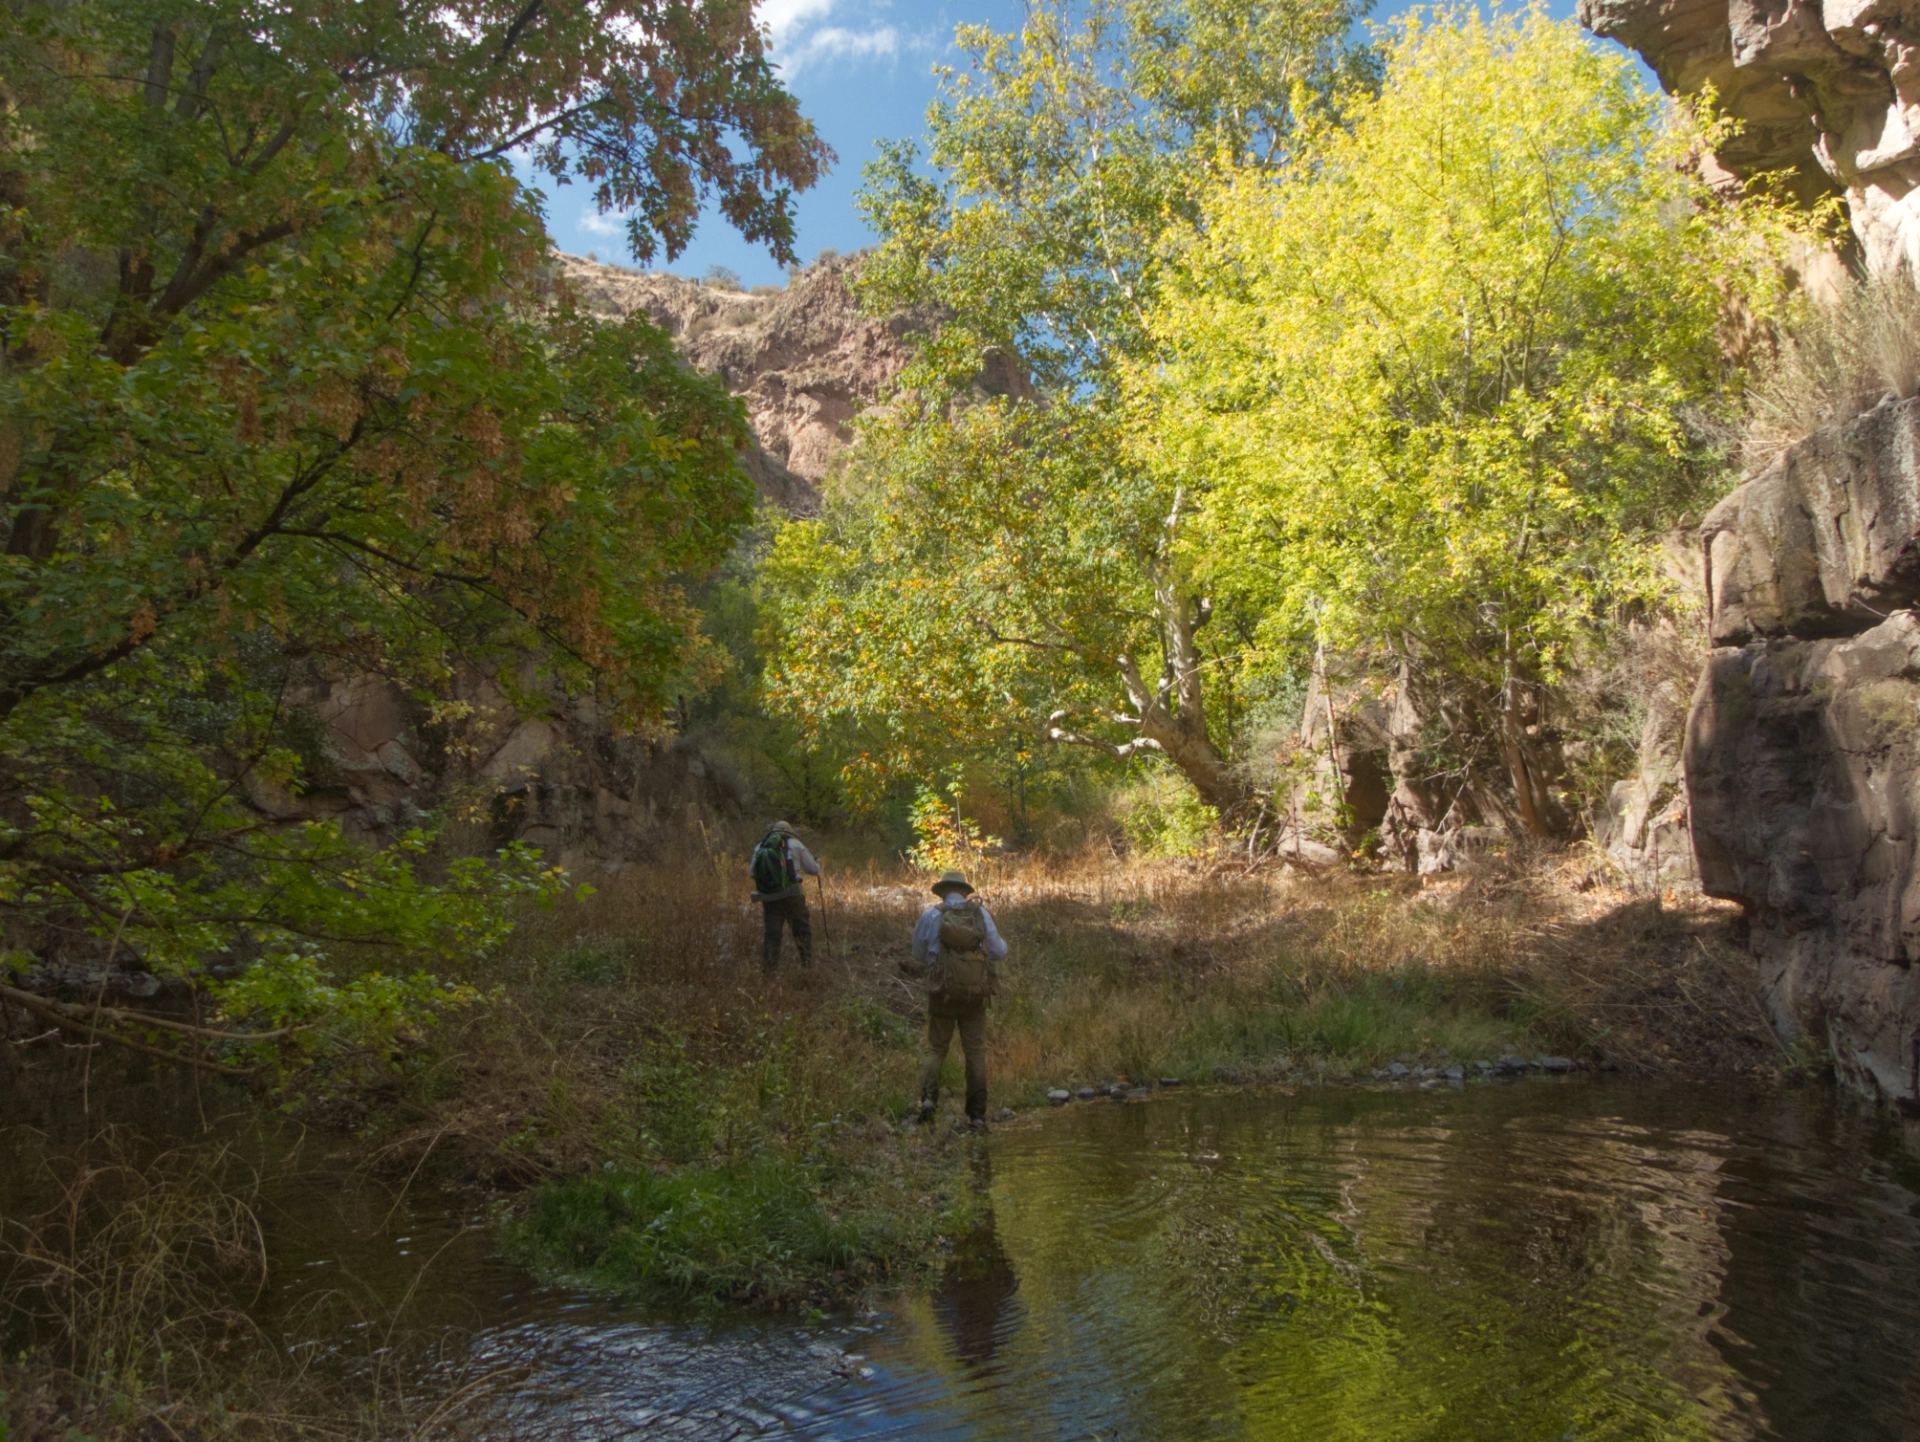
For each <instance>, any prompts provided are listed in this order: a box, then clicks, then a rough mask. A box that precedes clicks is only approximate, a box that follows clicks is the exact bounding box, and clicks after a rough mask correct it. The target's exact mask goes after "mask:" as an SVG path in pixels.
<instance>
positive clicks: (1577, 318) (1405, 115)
mask: <svg viewBox="0 0 1920 1442" xmlns="http://www.w3.org/2000/svg"><path fill="white" fill-rule="evenodd" d="M1689 135H1690V132H1689V128H1688V124H1687V123H1686V122H1685V119H1684V117H1681V116H1678V115H1676V114H1675V113H1673V112H1671V111H1669V110H1668V109H1667V108H1666V107H1665V106H1664V105H1663V103H1662V102H1661V101H1660V99H1659V98H1658V97H1656V96H1654V95H1652V94H1650V93H1648V92H1647V91H1646V90H1645V89H1644V88H1643V86H1642V85H1641V83H1640V82H1639V80H1638V78H1637V76H1636V75H1635V73H1634V70H1633V68H1632V65H1631V62H1630V61H1629V60H1628V59H1627V58H1626V57H1625V56H1624V55H1619V54H1615V53H1612V52H1609V51H1605V50H1602V49H1598V48H1596V47H1595V46H1593V45H1592V44H1591V43H1590V42H1588V41H1587V40H1586V39H1585V38H1584V37H1583V36H1582V35H1581V34H1580V32H1579V31H1578V29H1577V28H1576V27H1575V26H1573V25H1572V24H1570V23H1569V24H1558V23H1555V22H1552V21H1549V20H1547V19H1546V18H1545V17H1544V16H1542V15H1541V14H1539V13H1538V12H1537V11H1536V12H1533V13H1530V14H1528V15H1525V16H1522V17H1506V18H1495V19H1492V20H1486V19H1482V18H1480V17H1479V16H1478V15H1475V14H1461V13H1457V12H1455V13H1447V12H1442V13H1441V14H1439V15H1438V16H1435V17H1429V18H1426V19H1421V18H1415V19H1412V20H1409V21H1408V22H1406V23H1405V24H1404V25H1403V26H1402V28H1401V29H1400V30H1399V31H1398V32H1397V33H1396V35H1395V37H1394V39H1393V41H1392V43H1391V45H1390V47H1389V50H1388V60H1387V79H1386V83H1385V85H1384V87H1383V88H1382V90H1381V92H1380V94H1379V95H1378V97H1377V98H1374V99H1371V100H1366V101H1363V102H1360V103H1358V104H1357V105H1356V107H1355V109H1354V111H1353V113H1352V117H1351V123H1350V124H1346V125H1334V124H1328V125H1326V126H1324V127H1323V128H1322V129H1321V130H1320V131H1319V133H1318V134H1317V135H1316V137H1315V139H1314V142H1313V143H1312V144H1311V145H1308V146H1304V147H1302V149H1301V150H1300V152H1299V156H1298V159H1297V160H1296V161H1295V163H1293V164H1290V165H1288V166H1286V167H1284V168H1282V169H1281V170H1280V171H1279V172H1278V173H1277V174H1270V173H1265V172H1262V171H1259V170H1254V169H1239V170H1236V171H1235V172H1233V173H1231V174H1229V175H1227V176H1225V177H1223V178H1222V179H1221V181H1220V183H1219V184H1218V185H1217V186H1216V187H1215V189H1214V190H1213V191H1212V193H1211V194H1210V195H1209V196H1208V197H1207V200H1206V204H1205V212H1204V215H1203V217H1202V218H1201V220H1200V221H1199V222H1197V223H1196V224H1194V225H1193V226H1191V227H1190V228H1188V230H1187V231H1186V232H1185V234H1184V236H1183V237H1182V239H1181V241H1180V243H1179V244H1180V253H1179V259H1178V263H1177V264H1176V265H1175V267H1174V268H1173V271H1172V273H1171V275H1170V277H1169V279H1168V281H1167V283H1166V285H1165V286H1164V288H1163V290H1162V292H1161V297H1160V300H1159V303H1158V305H1157V307H1156V309H1155V310H1154V312H1153V315H1152V317H1151V322H1150V323H1151V327H1152V331H1153V334H1154V335H1155V337H1156V339H1157V341H1158V342H1159V346H1158V349H1157V351H1156V352H1155V356H1154V361H1153V364H1151V365H1142V366H1140V367H1137V368H1136V370H1135V372H1134V391H1133V396H1134V402H1135V405H1136V407H1137V410H1136V422H1135V428H1134V432H1133V434H1134V437H1135V444H1136V446H1137V447H1138V449H1139V451H1140V453H1141V454H1142V455H1143V456H1145V457H1147V458H1148V464H1150V465H1151V466H1153V467H1156V468H1158V469H1159V470H1160V471H1162V472H1164V473H1165V474H1168V475H1172V476H1182V477H1195V476H1197V477H1205V478H1206V484H1205V486H1204V487H1202V488H1200V489H1199V490H1198V491H1197V492H1195V493H1194V494H1193V495H1192V497H1191V501H1190V504H1191V505H1192V506H1193V508H1194V511H1195V515H1194V519H1193V521H1192V522H1191V523H1190V525H1189V527H1188V529H1187V531H1186V534H1185V536H1184V537H1183V540H1182V545H1183V548H1184V551H1185V554H1186V555H1187V556H1188V557H1189V558H1190V561H1189V564H1190V567H1191V570H1192V573H1193V574H1194V576H1195V577H1196V578H1197V580H1198V582H1200V583H1202V584H1205V585H1206V586H1208V587H1210V588H1211V589H1212V590H1213V591H1214V593H1215V595H1216V597H1217V598H1219V600H1218V601H1217V604H1230V605H1231V607H1232V609H1233V610H1234V611H1235V612H1237V613H1243V614H1252V615H1255V616H1257V617H1258V618H1259V624H1258V634H1257V637H1256V640H1255V645H1256V648H1257V650H1258V651H1259V652H1262V653H1264V654H1266V655H1268V656H1271V657H1275V658H1284V657H1288V656H1291V655H1297V654H1298V653H1299V651H1300V650H1301V649H1303V648H1305V647H1309V646H1313V645H1316V644H1324V645H1326V646H1329V647H1334V648H1341V649H1344V650H1346V651H1348V652H1349V653H1351V654H1354V655H1359V656H1367V657H1371V658H1373V661H1374V663H1375V664H1377V665H1379V666H1380V667H1381V668H1382V669H1385V670H1387V671H1389V672H1390V673H1391V672H1395V671H1399V672H1401V674H1403V675H1405V674H1411V675H1413V676H1416V677H1417V678H1419V680H1420V682H1421V684H1422V686H1423V688H1424V689H1425V690H1427V691H1428V692H1430V693H1437V694H1438V695H1439V696H1441V697H1443V698H1444V704H1445V705H1446V706H1447V707H1448V709H1449V710H1450V712H1451V713H1452V714H1453V716H1454V717H1455V718H1456V719H1459V718H1464V724H1463V727H1462V728H1461V729H1459V730H1458V734H1456V736H1455V737H1454V741H1455V747H1456V749H1457V750H1460V751H1462V752H1463V753H1466V752H1473V751H1484V752H1485V754H1487V755H1489V756H1498V757H1499V758H1500V759H1501V762H1502V763H1503V768H1504V771H1505V774H1506V777H1507V779H1508V781H1509V782H1510V785H1511V787H1512V804H1513V812H1514V818H1515V819H1516V820H1517V821H1518V823H1519V824H1520V825H1521V826H1522V827H1524V829H1526V830H1528V831H1531V832H1534V833H1536V834H1541V835H1554V834H1560V833H1563V832H1564V831H1565V830H1566V829H1567V828H1568V826H1569V820H1570V818H1569V816H1568V814H1567V809H1566V807H1565V806H1564V803H1563V799H1562V798H1561V796H1560V795H1559V794H1557V791H1556V787H1555V786H1554V784H1553V782H1554V780H1555V776H1554V770H1555V768H1554V765H1553V763H1552V760H1551V757H1550V755H1549V741H1550V736H1551V730H1552V728H1551V718H1550V716H1549V714H1548V710H1547V702H1548V699H1549V696H1550V691H1551V687H1552V685H1553V683H1554V682H1555V681H1556V680H1557V679H1558V678H1559V677H1560V676H1562V675H1563V674H1564V672H1565V671H1566V669H1567V668H1568V667H1569V666H1570V665H1572V664H1574V663H1575V662H1576V660H1577V658H1578V657H1579V656H1580V654H1581V652H1582V649H1583V647H1584V646H1586V645H1587V644H1588V643H1589V642H1591V641H1592V640H1594V639H1595V638H1596V637H1598V636H1599V635H1600V634H1601V633H1603V632H1604V631H1605V630H1606V629H1607V628H1608V627H1609V626H1610V625H1611V624H1614V622H1615V621H1616V618H1617V617H1618V616H1619V614H1620V613H1621V611H1622V609H1623V608H1627V607H1632V606H1635V605H1644V604H1648V603H1653V602H1657V601H1658V600H1659V599H1660V598H1661V596H1662V595H1663V592H1664V586H1663V583H1662V581H1661V579H1660V576H1659V573H1658V569H1657V566H1656V564H1655V563H1654V556H1653V539H1654V538H1655V537H1656V536H1657V535H1658V533H1659V532H1660V531H1661V530H1663V529H1664V528H1667V527H1669V526H1671V525H1673V524H1675V522H1676V521H1677V519H1678V518H1679V517H1680V516H1682V515H1683V514H1684V513H1686V512H1688V511H1689V510H1692V509H1694V508H1697V507H1698V506H1700V505H1701V504H1702V502H1703V501H1704V500H1706V499H1707V498H1708V497H1710V496H1711V495H1712V494H1713V493H1714V492H1715V490H1716V489H1717V488H1718V487H1720V486H1721V485H1722V484H1723V466H1722V462H1721V458H1720V457H1719V456H1718V455H1717V454H1716V453H1715V451H1714V450H1713V448H1712V447H1711V446H1710V445H1709V444H1708V443H1707V441H1706V440H1705V439H1704V438H1703V436H1702V435H1701V434H1700V431H1699V428H1697V427H1695V426H1692V425H1690V419H1689V418H1690V415H1691V414H1692V413H1694V412H1696V411H1698V410H1710V409H1713V408H1715V407H1724V405H1725V402H1723V401H1722V400H1721V397H1722V395H1723V394H1724V387H1725V386H1726V384H1727V381H1728V379H1729V378H1728V375H1727V372H1726V367H1725V363H1724V361H1723V359H1722V351H1721V346H1720V327H1721V324H1722V316H1723V313H1724V307H1725V303H1726V294H1727V291H1728V290H1729V289H1730V288H1731V289H1733V290H1735V291H1737V292H1739V293H1740V294H1742V295H1743V296H1745V297H1746V298H1747V300H1748V302H1749V304H1751V305H1753V306H1755V307H1757V308H1760V309H1762V310H1763V311H1764V309H1765V308H1766V306H1767V305H1769V304H1770V303H1771V291H1770V289H1769V287H1770V284H1771V282H1770V281H1769V278H1768V272H1767V271H1766V270H1765V268H1764V267H1761V268H1748V267H1746V266H1745V264H1744V258H1745V257H1751V256H1761V255H1764V254H1765V253H1766V250H1767V247H1766V246H1765V245H1755V244H1753V243H1752V240H1753V237H1754V235H1755V233H1756V232H1758V233H1759V234H1760V235H1761V237H1762V238H1763V239H1764V235H1765V232H1766V229H1767V227H1768V226H1769V225H1772V224H1775V223H1776V222H1774V221H1772V220H1771V218H1770V215H1769V213H1768V212H1766V211H1764V210H1763V209H1761V208H1760V207H1759V206H1757V205H1740V204H1729V203H1724V202H1719V201H1716V200H1715V199H1714V198H1713V197H1711V196H1709V195H1708V194H1707V193H1706V192H1705V189H1704V187H1702V186H1701V185H1700V184H1698V183H1697V181H1695V180H1694V179H1692V178H1691V177H1690V175H1689V174H1688V172H1687V171H1686V170H1685V169H1684V168H1683V167H1681V166H1680V165H1678V164H1676V161H1677V160H1678V159H1679V158H1680V157H1681V155H1682V154H1683V152H1684V149H1685V147H1686V146H1687V144H1688V143H1689ZM1229 598H1230V600H1229ZM1403 668H1404V669H1403Z"/></svg>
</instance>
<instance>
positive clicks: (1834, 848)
mask: <svg viewBox="0 0 1920 1442" xmlns="http://www.w3.org/2000/svg"><path fill="white" fill-rule="evenodd" d="M1917 492H1920V400H1909V401H1892V400H1889V401H1886V402H1884V403H1883V404H1881V405H1880V406H1879V407H1877V408H1876V409H1874V410H1873V411H1871V412H1869V413H1868V414H1866V415H1864V416H1861V417H1859V418H1857V419H1856V420H1854V421H1851V422H1849V423H1848V424H1846V425H1844V426H1840V427H1836V428H1834V429H1831V430H1828V431H1824V432H1821V433H1820V434H1818V435H1815V436H1813V437H1811V438H1810V439H1808V440H1806V441H1804V442H1802V443H1801V444H1800V445H1798V446H1795V447H1794V448H1793V449H1791V450H1790V451H1788V452H1787V453H1786V454H1785V455H1783V456H1782V457H1781V458H1780V459H1779V460H1778V461H1777V462H1775V464H1774V465H1773V466H1771V467H1770V468H1769V469H1767V470H1766V471H1764V472H1763V473H1762V474H1760V475H1759V476H1756V477H1754V478H1753V479H1752V480H1750V481H1748V482H1747V483H1746V484H1745V485H1743V486H1741V487H1740V488H1739V489H1738V490H1737V491H1735V492H1734V493H1733V494H1732V495H1731V496H1729V497H1728V498H1727V499H1726V500H1725V501H1723V502H1722V503H1721V504H1720V505H1719V506H1718V507H1717V508H1716V509H1715V510H1714V511H1713V512H1712V514H1710V515H1709V516H1708V518H1707V520H1706V523H1705V526H1704V528H1703V532H1704V534H1703V540H1704V543H1705V550H1706V555H1707V560H1708V565H1709V575H1708V588H1709V594H1710V596H1711V602H1712V611H1711V626H1712V634H1713V640H1714V643H1715V646H1716V649H1715V651H1714V652H1713V654H1712V656H1711V658H1710V660H1709V662H1708V664H1707V669H1706V671H1705V673H1704V674H1703V675H1702V677H1701V679H1700V686H1699V689H1698V691H1697V692H1696V693H1695V697H1694V704H1693V711H1692V714H1691V716H1690V717H1689V720H1688V727H1687V738H1686V753H1685V764H1686V774H1687V783H1688V786H1689V789H1690V791H1691V793H1692V805H1693V839H1694V846H1695V849H1696V851H1697V854H1698V858H1699V866H1700V879H1701V884H1702V886H1703V887H1704V888H1705V889H1706V890H1707V891H1708V892H1710V893H1711V894H1712V895H1715V896H1719V897H1724V898H1726V899H1728V900H1732V901H1737V902H1739V903H1740V904H1741V905H1742V907H1744V908H1745V910H1746V912H1747V916H1748V919H1749V924H1750V927H1751V944H1752V947H1753V951H1754V954H1755V956H1756V957H1757V958H1758V959H1759V962H1760V966H1761V975H1762V981H1763V983H1764V985H1765V987H1766V991H1767V995H1768V998H1769V1001H1770V1003H1771V1005H1772V1008H1773V1012H1774V1016H1775V1019H1776V1021H1777V1023H1778V1024H1779V1026H1780V1028H1781V1030H1782V1031H1783V1033H1785V1034H1786V1035H1788V1036H1789V1037H1793V1038H1800V1037H1804V1038H1808V1039H1810V1040H1812V1041H1813V1042H1815V1043H1816V1044H1818V1045H1820V1046H1822V1047H1823V1048H1824V1049H1826V1050H1827V1051H1829V1052H1830V1054H1831V1055H1832V1057H1833V1059H1834V1063H1835V1065H1836V1067H1837V1068H1838V1070H1839V1071H1840V1074H1841V1075H1842V1077H1843V1079H1845V1080H1847V1081H1848V1082H1850V1083H1852V1084H1853V1085H1854V1086H1856V1087H1857V1088H1859V1089H1860V1090H1863V1091H1866V1092H1868V1093H1870V1094H1873V1095H1876V1096H1878V1097H1880V1098H1882V1099H1884V1100H1887V1101H1891V1102H1895V1103H1897V1104H1900V1105H1903V1106H1910V1107H1911V1106H1920V982H1916V979H1915V976H1914V971H1913V964H1914V961H1915V959H1916V958H1920V849H1917V845H1916V843H1920V617H1916V616H1915V615H1914V614H1913V613H1912V611H1911V610H1909V609H1908V608H1910V607H1912V606H1913V605H1914V604H1915V603H1916V601H1920V502H1917V500H1916V495H1917Z"/></svg>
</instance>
